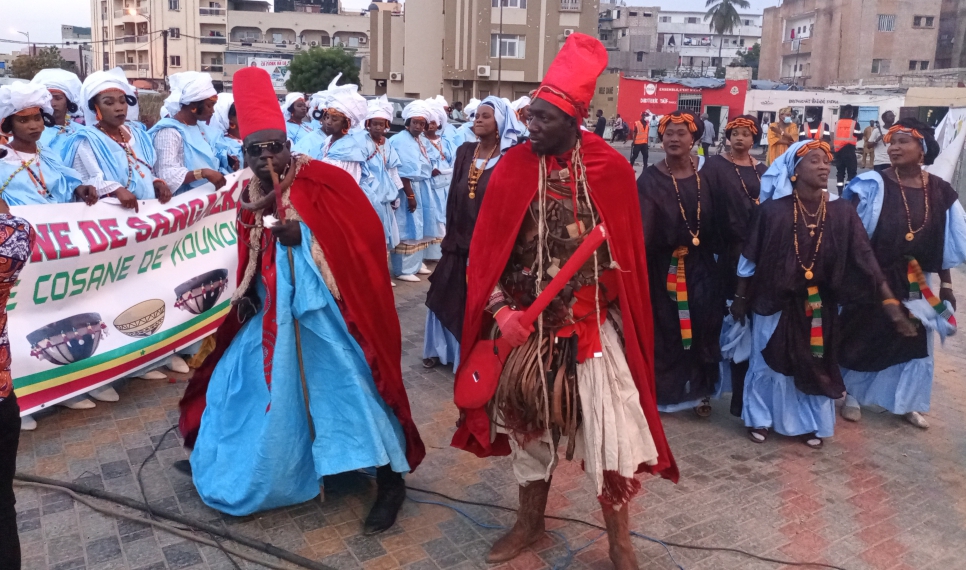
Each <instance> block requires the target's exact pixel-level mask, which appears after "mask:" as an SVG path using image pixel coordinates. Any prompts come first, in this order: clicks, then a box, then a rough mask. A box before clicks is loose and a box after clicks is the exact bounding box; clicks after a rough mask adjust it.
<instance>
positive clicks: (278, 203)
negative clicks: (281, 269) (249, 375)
mask: <svg viewBox="0 0 966 570" xmlns="http://www.w3.org/2000/svg"><path fill="white" fill-rule="evenodd" d="M268 171H269V172H271V173H272V189H273V190H274V191H275V214H276V217H277V218H278V222H277V223H282V222H283V221H284V220H285V208H284V205H283V204H282V184H281V182H279V179H278V173H277V172H275V165H274V163H273V162H272V159H271V158H269V159H268ZM285 249H286V251H288V268H289V271H291V273H292V287H293V288H294V287H295V257H294V255H293V254H292V248H291V247H286V248H285ZM292 320H293V322H294V323H295V353H296V354H297V355H298V359H299V378H300V379H301V381H302V397H303V398H304V399H305V417H306V418H308V420H309V436H311V438H312V442H313V443H315V423H314V422H313V421H312V408H311V407H310V406H309V386H308V384H307V383H306V381H305V364H304V363H303V362H302V333H301V331H299V320H298V319H297V318H295V315H294V314H293V315H292Z"/></svg>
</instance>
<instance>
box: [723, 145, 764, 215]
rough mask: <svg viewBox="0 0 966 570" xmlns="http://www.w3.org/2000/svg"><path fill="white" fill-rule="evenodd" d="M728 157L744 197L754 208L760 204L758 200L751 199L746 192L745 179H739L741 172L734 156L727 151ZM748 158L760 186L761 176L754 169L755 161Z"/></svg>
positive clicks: (749, 193) (749, 194)
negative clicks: (746, 197) (753, 204)
mask: <svg viewBox="0 0 966 570" xmlns="http://www.w3.org/2000/svg"><path fill="white" fill-rule="evenodd" d="M728 156H729V157H731V164H732V165H733V166H734V167H735V174H737V175H738V180H739V181H741V187H742V189H744V191H745V196H748V199H749V200H751V201H752V202H754V203H755V205H756V206H757V205H759V204H760V201H759V199H758V198H752V197H751V192H749V191H748V187H747V186H745V179H744V178H742V177H741V171H740V170H738V163H737V162H735V155H734V153H732V152H730V151H729V152H728ZM748 158H749V159H750V160H751V169H752V170H753V171H754V173H755V176H756V177H757V178H758V184H761V175H760V174H758V169H757V168H755V159H754V158H751V157H750V156H749V157H748Z"/></svg>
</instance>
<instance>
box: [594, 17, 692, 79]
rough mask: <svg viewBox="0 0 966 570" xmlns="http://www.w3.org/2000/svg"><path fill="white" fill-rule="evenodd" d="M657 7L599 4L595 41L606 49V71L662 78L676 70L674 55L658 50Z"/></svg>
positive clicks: (676, 61) (675, 57)
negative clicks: (598, 41) (596, 38)
mask: <svg viewBox="0 0 966 570" xmlns="http://www.w3.org/2000/svg"><path fill="white" fill-rule="evenodd" d="M660 12H661V8H660V7H659V6H623V5H619V4H615V3H603V2H602V3H601V4H600V15H599V17H598V19H597V25H598V30H597V34H598V36H597V37H598V38H599V39H600V41H601V43H603V44H604V47H606V48H607V56H608V62H607V69H608V71H610V72H613V73H624V74H628V75H635V76H645V77H648V76H652V75H663V74H664V73H665V72H667V71H668V70H670V69H674V68H676V67H677V63H678V60H677V56H676V54H674V53H670V52H662V51H658V26H657V21H658V18H659V14H660Z"/></svg>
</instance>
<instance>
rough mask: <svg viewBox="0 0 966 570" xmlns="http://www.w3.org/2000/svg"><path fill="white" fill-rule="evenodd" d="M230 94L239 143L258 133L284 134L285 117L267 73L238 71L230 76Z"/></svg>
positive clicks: (250, 69) (260, 70)
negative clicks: (240, 139) (275, 131)
mask: <svg viewBox="0 0 966 570" xmlns="http://www.w3.org/2000/svg"><path fill="white" fill-rule="evenodd" d="M232 94H233V95H234V96H235V113H237V115H238V134H239V136H240V137H241V138H242V140H244V139H245V137H247V136H248V135H250V134H252V133H256V132H258V131H266V130H270V129H271V130H278V131H283V132H284V131H285V117H284V116H282V108H281V106H280V105H279V104H278V97H276V96H275V87H274V86H272V78H271V77H270V76H269V75H268V72H267V71H265V70H264V69H261V68H259V67H244V68H242V69H239V70H238V71H236V72H235V75H234V76H233V77H232Z"/></svg>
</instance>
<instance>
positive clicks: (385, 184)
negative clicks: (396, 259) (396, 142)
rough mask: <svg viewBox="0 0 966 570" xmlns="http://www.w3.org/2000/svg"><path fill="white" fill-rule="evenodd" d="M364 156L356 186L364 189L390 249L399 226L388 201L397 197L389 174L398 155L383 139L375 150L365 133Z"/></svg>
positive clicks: (393, 182) (395, 242)
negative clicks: (379, 146)
mask: <svg viewBox="0 0 966 570" xmlns="http://www.w3.org/2000/svg"><path fill="white" fill-rule="evenodd" d="M365 144H366V156H367V160H366V161H365V162H363V163H362V180H361V183H360V184H359V186H361V187H362V191H363V192H365V193H366V196H367V197H368V198H369V201H370V202H371V203H372V207H373V208H375V210H376V214H378V215H379V221H381V222H382V228H383V231H384V232H385V234H386V245H387V246H388V248H389V249H392V248H394V247H396V246H397V245H399V226H397V225H396V214H395V212H394V211H393V209H392V203H393V202H395V201H396V200H398V199H399V190H400V188H397V187H396V186H397V183H396V181H395V180H394V179H393V178H394V177H393V176H391V175H390V172H391V170H392V169H398V168H399V164H400V161H399V155H398V154H396V151H394V150H393V149H392V147H391V146H389V144H388V143H384V144H383V146H382V152H381V153H380V152H376V143H375V142H373V140H372V137H370V136H369V133H366V135H365Z"/></svg>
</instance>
